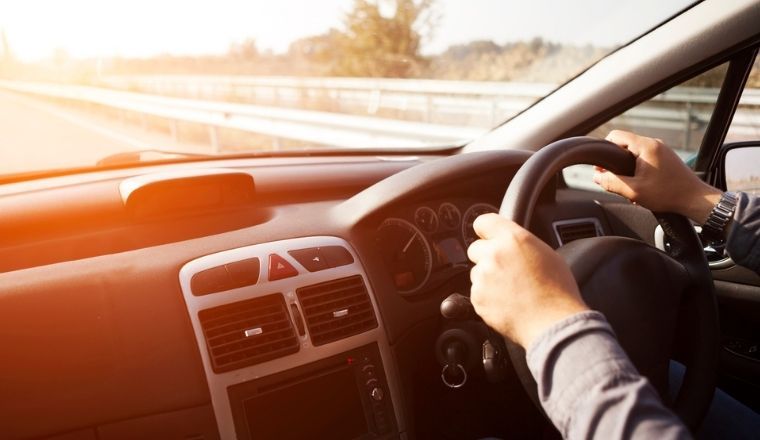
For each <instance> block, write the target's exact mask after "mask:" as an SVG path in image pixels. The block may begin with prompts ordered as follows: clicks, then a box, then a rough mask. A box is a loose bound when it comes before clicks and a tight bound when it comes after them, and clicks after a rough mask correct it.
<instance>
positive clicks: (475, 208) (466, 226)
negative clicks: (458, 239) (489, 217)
mask: <svg viewBox="0 0 760 440" xmlns="http://www.w3.org/2000/svg"><path fill="white" fill-rule="evenodd" d="M490 212H499V210H498V209H496V207H495V206H493V205H491V204H488V203H476V204H474V205H472V206H470V207H469V208H468V209H467V211H465V213H464V216H462V240H464V245H465V246H466V247H469V246H470V245H471V244H472V242H473V241H475V240H477V239H478V235H477V234H476V233H475V230H474V229H472V224H473V223H474V222H475V219H476V218H478V217H480V216H481V215H483V214H488V213H490Z"/></svg>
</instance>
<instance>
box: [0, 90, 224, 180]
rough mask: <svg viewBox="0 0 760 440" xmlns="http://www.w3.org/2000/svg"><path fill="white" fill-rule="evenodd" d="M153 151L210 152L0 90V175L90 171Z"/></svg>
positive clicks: (195, 145)
mask: <svg viewBox="0 0 760 440" xmlns="http://www.w3.org/2000/svg"><path fill="white" fill-rule="evenodd" d="M154 148H157V149H165V150H172V151H190V152H201V153H206V152H209V151H210V147H209V146H207V145H197V144H191V143H180V142H177V141H174V140H173V139H172V138H171V136H170V135H169V134H168V133H159V132H156V131H146V130H143V129H141V128H140V126H139V125H137V124H133V123H122V122H119V121H117V120H115V118H112V117H107V116H101V115H98V114H96V113H93V112H85V111H83V110H77V109H74V108H70V107H66V106H62V105H59V104H54V103H50V102H47V101H44V100H41V99H36V98H32V97H28V96H24V95H19V94H15V93H12V92H7V91H1V90H0V175H2V174H10V173H20V172H26V171H38V170H47V169H54V168H70V167H80V166H92V165H95V163H96V162H97V161H98V160H99V159H102V158H104V157H106V156H109V155H112V154H115V153H122V152H127V151H139V150H149V149H154Z"/></svg>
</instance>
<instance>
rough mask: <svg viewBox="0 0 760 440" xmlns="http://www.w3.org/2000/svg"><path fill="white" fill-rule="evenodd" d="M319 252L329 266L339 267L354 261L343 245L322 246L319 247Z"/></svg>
mask: <svg viewBox="0 0 760 440" xmlns="http://www.w3.org/2000/svg"><path fill="white" fill-rule="evenodd" d="M319 254H320V255H322V258H324V259H325V261H326V262H327V265H328V266H329V267H339V266H345V265H347V264H351V263H353V262H354V257H352V256H351V253H350V252H348V250H347V249H346V248H344V247H343V246H324V247H321V248H319Z"/></svg>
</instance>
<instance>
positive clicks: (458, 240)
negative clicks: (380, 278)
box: [376, 200, 498, 295]
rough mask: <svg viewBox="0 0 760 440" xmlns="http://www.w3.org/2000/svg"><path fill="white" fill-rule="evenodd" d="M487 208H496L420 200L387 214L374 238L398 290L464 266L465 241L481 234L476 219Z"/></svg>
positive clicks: (413, 290)
mask: <svg viewBox="0 0 760 440" xmlns="http://www.w3.org/2000/svg"><path fill="white" fill-rule="evenodd" d="M489 212H498V209H497V208H496V207H495V206H493V205H491V204H488V203H472V202H468V201H464V200H462V201H445V202H431V203H424V204H418V205H415V206H412V207H407V208H404V209H401V210H399V211H397V212H395V213H394V216H393V217H388V218H386V219H385V220H384V221H383V222H382V223H381V224H380V226H379V227H378V228H377V235H376V242H377V246H378V249H380V250H381V253H382V257H383V260H384V262H385V265H386V268H387V269H388V271H389V274H390V276H391V278H392V280H393V283H394V285H395V286H396V289H397V291H398V292H399V293H400V294H403V295H415V294H421V293H424V292H425V291H426V290H427V288H432V287H435V286H438V285H440V284H441V283H443V282H446V280H448V279H450V278H451V277H452V276H455V275H457V274H459V273H461V272H466V271H467V270H468V269H469V267H470V263H469V260H468V259H467V246H469V245H470V244H471V243H472V242H473V241H475V240H476V239H477V236H476V235H475V231H474V230H473V229H472V224H473V222H474V221H475V219H476V218H477V217H478V216H480V215H482V214H485V213H489Z"/></svg>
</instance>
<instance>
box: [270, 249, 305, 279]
mask: <svg viewBox="0 0 760 440" xmlns="http://www.w3.org/2000/svg"><path fill="white" fill-rule="evenodd" d="M296 275H298V271H297V270H296V268H295V267H293V265H292V264H290V263H288V262H287V261H286V260H285V259H284V258H282V257H281V256H279V255H277V254H269V281H274V280H281V279H283V278H289V277H293V276H296Z"/></svg>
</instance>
